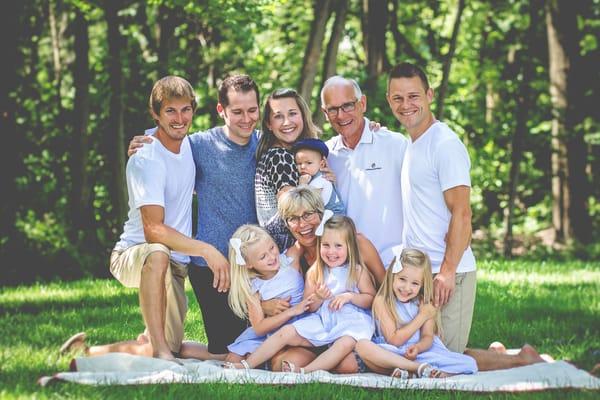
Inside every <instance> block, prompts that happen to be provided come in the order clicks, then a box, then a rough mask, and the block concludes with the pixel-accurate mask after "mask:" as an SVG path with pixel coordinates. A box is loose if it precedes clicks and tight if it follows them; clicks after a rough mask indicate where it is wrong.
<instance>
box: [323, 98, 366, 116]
mask: <svg viewBox="0 0 600 400" xmlns="http://www.w3.org/2000/svg"><path fill="white" fill-rule="evenodd" d="M358 100H359V99H356V100H354V101H349V102H347V103H344V104H342V105H341V106H339V107H328V108H327V109H325V112H327V115H329V116H330V117H335V116H337V115H338V113H339V112H340V110H342V111H343V112H347V113H349V112H352V111H354V109H355V108H356V103H357V102H358Z"/></svg>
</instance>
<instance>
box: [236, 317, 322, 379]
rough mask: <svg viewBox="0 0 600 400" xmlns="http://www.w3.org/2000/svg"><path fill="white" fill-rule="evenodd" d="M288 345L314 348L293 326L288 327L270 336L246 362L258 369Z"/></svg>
mask: <svg viewBox="0 0 600 400" xmlns="http://www.w3.org/2000/svg"><path fill="white" fill-rule="evenodd" d="M288 345H289V346H307V347H312V344H311V343H310V342H309V341H308V340H306V339H304V338H303V337H302V336H300V335H298V332H296V328H294V326H293V325H286V326H284V327H283V328H281V329H279V330H278V331H277V332H275V333H274V334H273V335H271V336H269V337H268V338H267V340H265V341H264V342H263V344H261V345H260V347H259V348H258V349H256V351H255V352H254V353H252V354H250V356H249V357H248V358H247V359H246V362H247V363H248V365H249V366H250V368H256V367H257V366H258V365H261V364H262V363H264V362H266V361H268V360H270V359H271V357H273V356H274V355H275V354H277V352H278V351H279V350H281V349H283V348H284V347H285V346H288Z"/></svg>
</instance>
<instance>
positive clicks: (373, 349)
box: [356, 248, 477, 378]
mask: <svg viewBox="0 0 600 400" xmlns="http://www.w3.org/2000/svg"><path fill="white" fill-rule="evenodd" d="M394 253H395V255H396V257H395V258H394V260H393V261H392V264H391V265H390V267H389V268H388V269H387V271H386V275H385V280H384V282H383V284H382V285H381V287H380V288H379V291H378V292H377V295H376V296H375V300H374V301H373V318H374V319H375V323H376V327H377V332H376V336H375V338H374V339H373V341H368V340H366V341H361V342H359V343H358V345H357V346H356V351H357V353H358V355H359V356H360V357H361V358H362V360H363V361H364V362H365V364H366V365H367V366H368V367H369V368H370V369H371V370H373V371H375V372H379V373H390V371H391V372H392V376H394V377H398V378H408V377H409V376H410V375H411V374H412V375H413V376H414V375H416V376H417V377H430V378H442V377H446V376H450V375H456V374H473V373H475V372H477V364H476V362H475V359H474V358H472V357H469V356H467V355H464V354H460V353H454V352H452V351H450V350H448V349H447V348H446V346H444V344H443V343H442V341H441V340H440V338H439V337H438V336H437V335H436V333H439V327H440V324H439V312H438V310H437V309H436V308H435V307H434V306H433V304H432V299H433V278H432V275H431V264H430V261H429V257H428V256H427V255H426V254H425V253H423V252H421V251H419V250H415V249H402V248H395V249H394Z"/></svg>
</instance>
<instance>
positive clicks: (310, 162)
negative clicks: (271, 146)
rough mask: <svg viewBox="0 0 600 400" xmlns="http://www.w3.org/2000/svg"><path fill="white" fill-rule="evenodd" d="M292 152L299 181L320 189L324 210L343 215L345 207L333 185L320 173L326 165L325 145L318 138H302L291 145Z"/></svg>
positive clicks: (326, 150)
mask: <svg viewBox="0 0 600 400" xmlns="http://www.w3.org/2000/svg"><path fill="white" fill-rule="evenodd" d="M292 153H294V157H295V161H296V167H297V168H298V172H299V173H300V183H301V184H308V185H309V186H311V187H313V188H315V189H318V190H319V191H320V193H321V198H322V199H323V203H325V209H326V210H331V211H333V213H334V214H337V215H345V214H346V207H345V206H344V203H343V202H342V199H341V198H340V195H339V193H338V192H337V190H336V188H335V186H334V185H333V183H331V182H329V181H328V180H327V179H325V178H324V177H323V176H322V175H321V171H320V170H321V168H323V167H325V166H326V165H327V156H328V155H329V149H328V148H327V145H326V144H325V143H324V142H323V141H322V140H319V139H303V140H300V141H298V142H296V144H294V145H293V146H292Z"/></svg>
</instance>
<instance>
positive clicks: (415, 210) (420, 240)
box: [402, 121, 475, 273]
mask: <svg viewBox="0 0 600 400" xmlns="http://www.w3.org/2000/svg"><path fill="white" fill-rule="evenodd" d="M470 168H471V162H470V160H469V154H468V153H467V149H466V147H465V145H464V144H463V142H462V141H461V140H460V139H459V137H458V136H457V135H456V133H454V132H453V131H452V130H451V129H450V128H449V127H448V125H446V124H444V123H443V122H439V121H437V122H435V123H434V124H433V125H431V126H430V127H429V129H428V130H426V131H425V132H424V133H423V134H422V135H421V136H419V138H417V140H416V141H414V142H412V141H410V142H409V144H408V148H407V150H406V155H405V156H404V164H403V167H402V200H403V204H404V207H405V214H404V216H405V217H404V218H405V224H404V227H405V233H404V241H403V242H404V244H405V245H406V246H407V247H415V248H417V249H420V250H423V251H426V252H427V254H429V257H430V259H431V270H432V272H433V273H437V272H439V271H440V266H441V264H442V261H443V259H444V253H445V251H446V241H445V237H446V233H447V232H448V226H449V225H450V218H451V217H452V215H451V214H450V211H449V210H448V207H447V206H446V202H445V200H444V191H446V190H448V189H451V188H454V187H457V186H468V187H471V178H470V176H469V170H470ZM474 270H475V257H474V256H473V251H472V250H471V247H468V248H467V249H466V250H465V252H464V253H463V256H462V259H461V260H460V263H459V264H458V268H457V270H456V272H469V271H474Z"/></svg>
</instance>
